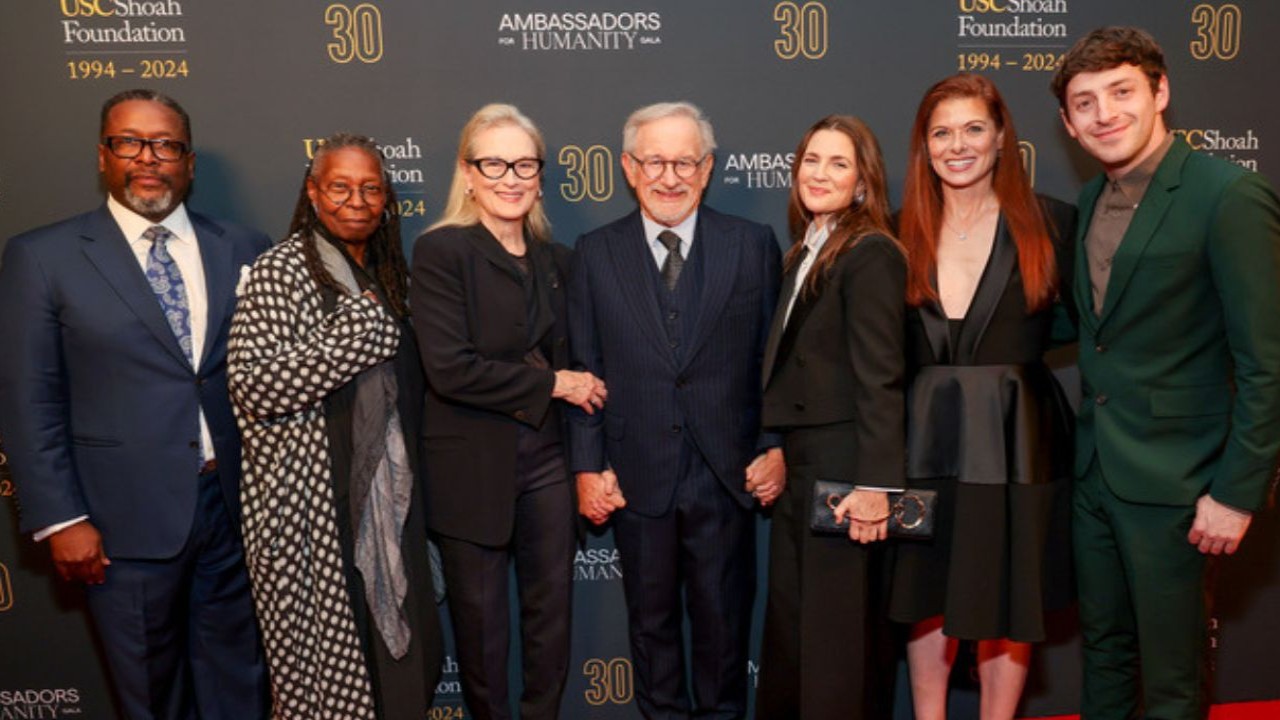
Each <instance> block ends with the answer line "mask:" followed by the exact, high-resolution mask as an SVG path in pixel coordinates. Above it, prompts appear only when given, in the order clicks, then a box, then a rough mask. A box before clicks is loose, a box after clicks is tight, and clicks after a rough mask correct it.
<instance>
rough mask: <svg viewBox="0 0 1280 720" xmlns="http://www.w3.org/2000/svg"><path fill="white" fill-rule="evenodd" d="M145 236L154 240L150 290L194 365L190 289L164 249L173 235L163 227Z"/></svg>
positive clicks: (149, 259)
mask: <svg viewBox="0 0 1280 720" xmlns="http://www.w3.org/2000/svg"><path fill="white" fill-rule="evenodd" d="M142 237H143V238H145V239H147V240H150V241H151V251H150V252H148V253H147V282H149V283H151V290H152V291H153V292H155V294H156V299H157V300H159V301H160V309H161V310H163V311H164V318H165V320H167V321H168V322H169V329H170V330H173V336H174V337H176V338H178V345H179V346H181V347H182V352H184V353H186V354H187V361H188V362H192V357H193V353H192V352H191V308H190V306H189V305H188V304H187V286H186V285H184V284H183V282H182V273H180V272H178V263H176V262H174V260H173V256H172V255H170V254H169V249H168V248H167V247H165V243H166V242H168V241H169V240H170V239H171V238H172V237H173V233H171V232H169V231H168V230H167V229H166V228H165V227H164V226H163V225H152V226H151V227H149V228H147V231H146V232H144V233H142Z"/></svg>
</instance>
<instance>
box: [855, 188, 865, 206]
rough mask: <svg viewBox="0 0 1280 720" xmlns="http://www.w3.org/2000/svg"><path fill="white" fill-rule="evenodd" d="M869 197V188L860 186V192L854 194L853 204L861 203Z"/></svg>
mask: <svg viewBox="0 0 1280 720" xmlns="http://www.w3.org/2000/svg"><path fill="white" fill-rule="evenodd" d="M866 199H867V189H866V188H865V187H859V188H858V194H857V195H854V196H853V204H854V205H861V204H862V203H863V202H864V201H865V200H866Z"/></svg>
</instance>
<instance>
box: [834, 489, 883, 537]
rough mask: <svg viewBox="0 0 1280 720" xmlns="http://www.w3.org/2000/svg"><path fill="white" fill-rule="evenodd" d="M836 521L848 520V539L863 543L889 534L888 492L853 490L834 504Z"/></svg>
mask: <svg viewBox="0 0 1280 720" xmlns="http://www.w3.org/2000/svg"><path fill="white" fill-rule="evenodd" d="M835 517H836V522H837V523H843V522H844V521H845V519H846V518H847V519H848V520H849V539H850V540H853V541H855V542H859V543H862V544H863V545H865V544H867V543H869V542H875V541H877V540H884V539H885V538H886V537H888V536H889V494H888V493H884V492H879V491H875V490H854V491H853V492H851V493H849V494H848V495H845V496H844V499H843V500H841V501H840V504H839V505H837V506H836V510H835Z"/></svg>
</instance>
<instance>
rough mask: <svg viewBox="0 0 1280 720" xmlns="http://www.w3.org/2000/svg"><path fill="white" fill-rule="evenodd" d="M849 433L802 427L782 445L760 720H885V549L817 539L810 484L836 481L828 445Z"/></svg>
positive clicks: (888, 691) (888, 658) (840, 428)
mask: <svg viewBox="0 0 1280 720" xmlns="http://www.w3.org/2000/svg"><path fill="white" fill-rule="evenodd" d="M851 432H852V431H851V430H850V429H849V427H848V425H845V424H841V425H834V426H823V427H818V428H800V429H796V430H792V431H789V432H787V433H786V434H785V435H784V436H783V452H784V453H785V455H786V459H787V487H786V489H785V490H783V492H782V495H781V496H780V497H779V498H778V500H777V502H776V503H775V505H774V508H773V524H772V526H771V527H770V533H769V598H768V601H767V603H766V605H765V618H764V641H763V646H762V650H761V656H760V682H759V686H758V688H757V690H756V717H757V718H758V719H759V720H795V719H796V718H803V719H804V720H823V719H824V718H831V719H832V720H836V719H839V720H864V719H873V718H888V717H889V716H890V715H891V713H892V704H893V692H892V680H893V670H894V665H893V652H892V648H891V634H890V627H889V622H888V619H887V613H886V612H885V610H886V608H885V607H884V603H883V592H882V591H881V585H882V582H881V581H882V580H883V576H884V568H883V565H884V563H883V552H884V548H883V547H881V546H882V545H883V543H875V544H871V545H866V546H863V545H859V544H858V543H855V542H853V541H852V540H850V539H849V536H848V535H814V534H813V533H812V531H810V530H809V513H810V507H811V503H812V499H813V485H814V482H815V481H816V480H819V479H824V480H836V479H842V478H840V477H834V476H833V475H832V474H831V471H830V469H829V462H828V459H829V458H830V457H832V456H833V455H837V454H838V453H833V452H832V448H833V447H840V446H839V445H838V444H836V445H833V443H847V442H849V438H850V437H851V436H852V435H851Z"/></svg>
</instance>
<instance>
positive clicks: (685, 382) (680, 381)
mask: <svg viewBox="0 0 1280 720" xmlns="http://www.w3.org/2000/svg"><path fill="white" fill-rule="evenodd" d="M688 384H689V381H688V380H685V379H684V378H676V387H677V388H683V387H684V386H685V385H688Z"/></svg>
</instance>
